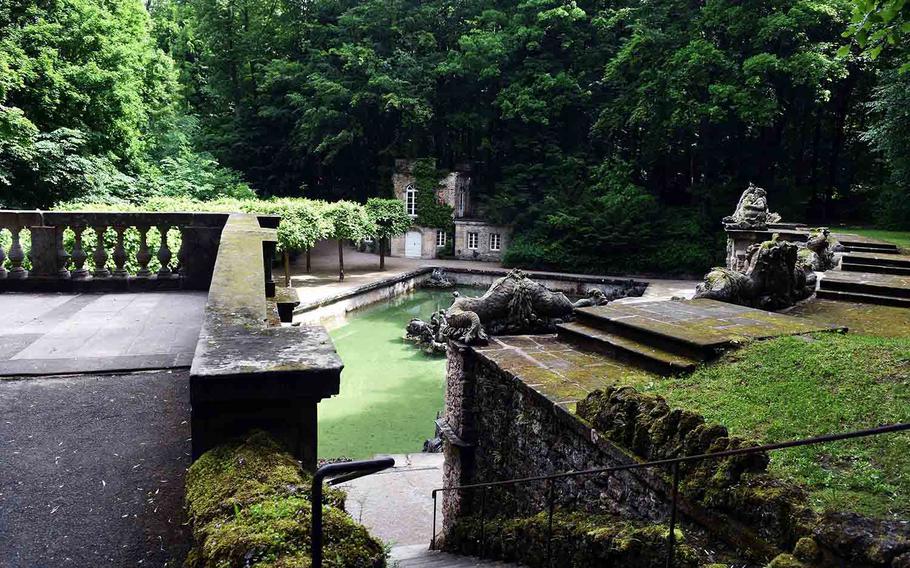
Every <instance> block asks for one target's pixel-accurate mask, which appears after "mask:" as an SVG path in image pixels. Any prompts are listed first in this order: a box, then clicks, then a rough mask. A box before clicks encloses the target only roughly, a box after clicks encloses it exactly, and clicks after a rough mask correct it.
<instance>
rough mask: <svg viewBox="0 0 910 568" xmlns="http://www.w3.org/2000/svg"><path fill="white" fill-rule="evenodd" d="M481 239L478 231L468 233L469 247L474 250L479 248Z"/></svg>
mask: <svg viewBox="0 0 910 568" xmlns="http://www.w3.org/2000/svg"><path fill="white" fill-rule="evenodd" d="M479 241H480V239H479V238H478V237H477V233H468V248H469V249H472V250H477V243H478V242H479Z"/></svg>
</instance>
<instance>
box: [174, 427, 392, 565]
mask: <svg viewBox="0 0 910 568" xmlns="http://www.w3.org/2000/svg"><path fill="white" fill-rule="evenodd" d="M311 483H312V477H311V476H310V475H309V474H307V473H306V472H304V471H303V470H302V469H301V467H300V465H299V464H298V463H297V462H296V461H295V460H294V458H293V457H291V455H290V454H288V453H287V452H285V451H284V450H283V449H282V448H281V447H280V446H279V445H278V444H277V443H276V442H275V441H273V440H272V439H271V438H270V437H269V436H268V435H267V434H265V433H263V432H253V433H251V434H250V435H249V436H248V437H247V438H245V439H244V440H242V441H238V442H236V443H232V444H225V445H222V446H218V447H216V448H214V449H212V450H210V451H208V452H206V453H205V454H203V455H202V456H201V457H200V458H199V459H198V460H197V461H196V462H195V463H194V464H193V465H192V466H191V467H190V469H189V472H188V473H187V482H186V487H187V490H186V501H187V509H188V512H189V518H190V524H191V527H192V531H193V549H192V551H191V552H190V554H189V556H188V557H187V561H186V566H187V567H188V568H214V567H217V568H232V567H235V566H237V567H240V566H243V567H250V568H291V567H294V568H298V567H299V568H304V567H307V566H309V565H310V535H309V532H310V519H311V514H312V507H311V503H310V500H309V490H310V485H311ZM324 495H325V499H324V501H323V521H324V527H325V529H324V534H325V537H324V543H325V544H324V559H325V562H324V563H325V566H335V567H338V568H341V567H345V568H348V567H351V568H374V567H381V566H385V551H384V549H383V547H382V544H380V543H379V542H378V541H377V540H376V539H374V538H372V537H371V536H370V535H369V533H367V531H366V529H364V528H363V527H362V526H360V525H358V524H357V523H355V522H354V521H353V519H351V518H350V517H349V516H348V515H347V513H345V512H344V493H343V492H341V491H338V490H335V489H328V488H327V489H326V491H325V492H324Z"/></svg>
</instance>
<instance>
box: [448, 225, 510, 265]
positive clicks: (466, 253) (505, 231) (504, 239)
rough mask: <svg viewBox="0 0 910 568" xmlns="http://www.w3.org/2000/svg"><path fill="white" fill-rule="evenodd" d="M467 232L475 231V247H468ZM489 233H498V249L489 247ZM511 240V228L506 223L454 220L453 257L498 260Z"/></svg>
mask: <svg viewBox="0 0 910 568" xmlns="http://www.w3.org/2000/svg"><path fill="white" fill-rule="evenodd" d="M468 233H477V237H478V242H477V248H476V249H470V248H468ZM491 234H498V235H500V239H501V241H500V247H499V250H491V249H490V235H491ZM511 240H512V228H511V227H509V226H507V225H492V224H490V223H487V222H485V221H480V220H469V219H456V220H455V258H460V259H462V260H482V261H488V262H500V261H501V260H502V255H503V254H504V253H505V252H506V250H508V248H509V243H510V242H511Z"/></svg>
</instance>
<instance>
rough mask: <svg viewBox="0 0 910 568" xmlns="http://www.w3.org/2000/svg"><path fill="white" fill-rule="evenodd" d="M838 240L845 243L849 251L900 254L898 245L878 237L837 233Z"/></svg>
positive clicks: (845, 247)
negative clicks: (870, 237)
mask: <svg viewBox="0 0 910 568" xmlns="http://www.w3.org/2000/svg"><path fill="white" fill-rule="evenodd" d="M835 238H837V240H838V242H840V244H842V245H844V249H845V250H846V252H848V253H867V254H879V255H881V254H899V253H900V249H899V248H898V246H897V245H895V244H893V243H889V242H885V241H879V240H876V239H869V238H863V237H857V236H856V235H835Z"/></svg>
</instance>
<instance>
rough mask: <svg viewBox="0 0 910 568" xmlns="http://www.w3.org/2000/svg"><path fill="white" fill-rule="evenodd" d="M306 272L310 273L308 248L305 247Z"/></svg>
mask: <svg viewBox="0 0 910 568" xmlns="http://www.w3.org/2000/svg"><path fill="white" fill-rule="evenodd" d="M306 273H307V274H309V273H310V248H309V247H307V249H306Z"/></svg>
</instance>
